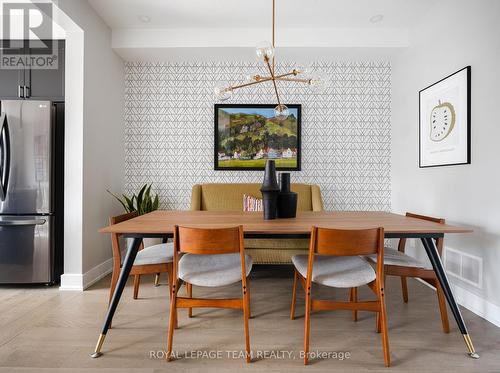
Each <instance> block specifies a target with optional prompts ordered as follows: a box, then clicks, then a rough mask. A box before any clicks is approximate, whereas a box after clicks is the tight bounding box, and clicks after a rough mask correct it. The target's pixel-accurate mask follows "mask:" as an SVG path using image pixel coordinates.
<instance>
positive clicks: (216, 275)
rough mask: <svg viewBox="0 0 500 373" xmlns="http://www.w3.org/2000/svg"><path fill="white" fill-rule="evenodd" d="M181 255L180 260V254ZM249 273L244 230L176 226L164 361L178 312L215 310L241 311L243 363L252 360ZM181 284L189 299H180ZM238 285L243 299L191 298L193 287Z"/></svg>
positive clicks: (169, 350) (241, 228)
mask: <svg viewBox="0 0 500 373" xmlns="http://www.w3.org/2000/svg"><path fill="white" fill-rule="evenodd" d="M181 253H182V254H183V255H182V257H181V258H180V259H179V256H180V254H181ZM251 270H252V258H251V257H250V256H249V255H246V254H245V249H244V243H243V227H242V226H239V227H234V228H220V229H201V228H187V227H179V226H175V230H174V261H173V287H172V294H171V297H170V318H169V329H168V343H167V361H170V360H171V357H172V342H173V336H174V329H175V327H176V323H177V308H188V309H189V316H190V317H191V316H192V313H191V310H192V308H194V307H216V308H232V309H238V310H243V329H244V333H245V352H246V362H247V363H249V362H250V360H251V355H250V336H249V330H248V319H249V317H250V289H249V287H248V282H247V277H248V275H249V274H250V271H251ZM181 281H183V282H185V283H186V284H189V285H188V286H187V290H188V296H187V297H179V296H178V295H177V292H178V290H179V286H180V284H181ZM239 281H241V286H242V293H243V294H242V297H241V298H231V299H227V298H226V299H208V298H193V297H192V286H193V285H195V286H204V287H219V286H226V285H231V284H235V283H237V282H239Z"/></svg>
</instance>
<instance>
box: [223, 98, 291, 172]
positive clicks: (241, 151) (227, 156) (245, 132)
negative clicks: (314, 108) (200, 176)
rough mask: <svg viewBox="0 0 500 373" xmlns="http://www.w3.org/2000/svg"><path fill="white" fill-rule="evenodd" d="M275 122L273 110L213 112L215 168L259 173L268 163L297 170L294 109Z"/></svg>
mask: <svg viewBox="0 0 500 373" xmlns="http://www.w3.org/2000/svg"><path fill="white" fill-rule="evenodd" d="M289 110H290V115H289V116H288V117H287V118H286V119H284V120H283V119H281V120H280V119H277V118H275V115H274V108H273V107H270V108H267V107H266V108H261V107H258V106H256V107H255V108H253V107H252V108H247V107H237V106H236V105H235V106H234V107H231V108H228V107H223V108H221V107H219V108H217V139H216V151H217V153H216V154H217V159H216V162H217V168H218V169H232V168H236V169H241V168H249V169H256V168H257V169H259V168H262V169H263V168H264V167H265V164H266V161H267V160H268V159H273V160H275V161H276V167H277V168H278V169H298V152H299V151H300V149H299V137H300V123H299V118H298V116H299V113H298V108H289Z"/></svg>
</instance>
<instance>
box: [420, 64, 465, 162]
mask: <svg viewBox="0 0 500 373" xmlns="http://www.w3.org/2000/svg"><path fill="white" fill-rule="evenodd" d="M418 105H419V120H418V126H419V127H418V138H419V140H418V149H419V157H418V159H419V168H428V167H442V166H456V165H464V164H470V163H471V67H470V66H466V67H464V68H462V69H460V70H458V71H456V72H454V73H453V74H450V75H448V76H446V77H445V78H443V79H441V80H439V81H437V82H436V83H433V84H431V85H430V86H428V87H426V88H424V89H422V90H420V91H419V98H418ZM433 105H434V106H433Z"/></svg>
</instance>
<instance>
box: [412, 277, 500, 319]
mask: <svg viewBox="0 0 500 373" xmlns="http://www.w3.org/2000/svg"><path fill="white" fill-rule="evenodd" d="M417 280H418V281H420V282H421V283H423V284H425V285H427V286H428V287H430V288H431V289H434V290H436V289H435V288H434V287H433V286H431V285H429V284H428V283H427V282H425V281H423V280H421V279H419V278H417ZM450 286H451V291H453V295H454V296H455V300H456V301H457V303H458V304H459V305H461V306H462V307H465V308H467V309H468V310H469V311H471V312H474V313H475V314H476V315H478V316H480V317H482V318H483V319H485V320H487V321H489V322H490V323H492V324H494V325H495V326H497V327H499V328H500V307H499V306H497V305H496V304H493V303H491V302H489V301H487V300H486V299H484V298H481V297H480V296H478V295H476V294H474V293H472V292H470V291H469V290H466V289H464V288H462V287H460V286H457V285H456V284H450Z"/></svg>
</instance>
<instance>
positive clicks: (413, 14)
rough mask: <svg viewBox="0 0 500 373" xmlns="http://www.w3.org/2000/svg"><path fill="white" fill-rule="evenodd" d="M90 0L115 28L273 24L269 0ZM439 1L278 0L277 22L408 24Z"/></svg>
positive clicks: (326, 25)
mask: <svg viewBox="0 0 500 373" xmlns="http://www.w3.org/2000/svg"><path fill="white" fill-rule="evenodd" d="M88 1H89V3H90V4H91V6H92V7H93V8H94V9H95V10H96V12H97V13H98V14H99V15H100V16H101V17H102V18H103V19H104V21H105V22H106V23H107V24H108V26H109V27H111V28H112V29H113V30H114V29H130V28H132V29H138V28H140V29H144V28H151V29H153V28H156V29H158V28H260V27H268V26H270V24H271V4H272V2H271V0H251V1H250V0H88ZM437 1H438V0H276V22H277V26H278V27H285V28H352V27H355V28H358V27H361V28H380V27H384V28H407V27H412V26H413V25H415V23H416V22H418V20H419V19H421V18H422V17H423V16H425V14H426V12H427V11H428V10H429V9H430V8H431V7H432V6H433V5H434V4H435V3H436V2H437ZM377 15H383V20H382V21H381V22H378V23H373V22H371V21H370V19H371V18H372V17H374V16H377ZM141 17H142V18H146V21H147V22H144V21H141V20H140V18H141Z"/></svg>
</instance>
